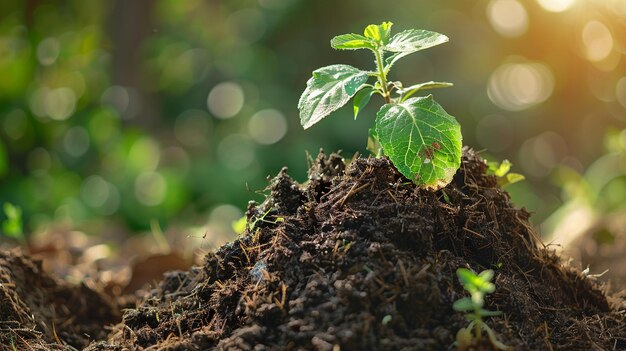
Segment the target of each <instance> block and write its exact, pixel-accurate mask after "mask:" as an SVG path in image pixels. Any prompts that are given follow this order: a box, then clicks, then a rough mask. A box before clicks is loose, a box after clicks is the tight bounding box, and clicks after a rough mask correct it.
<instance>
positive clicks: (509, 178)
mask: <svg viewBox="0 0 626 351" xmlns="http://www.w3.org/2000/svg"><path fill="white" fill-rule="evenodd" d="M524 179H526V177H524V175H523V174H519V173H509V174H507V175H506V184H502V186H506V185H511V184H514V183H517V182H520V181H522V180H524Z"/></svg>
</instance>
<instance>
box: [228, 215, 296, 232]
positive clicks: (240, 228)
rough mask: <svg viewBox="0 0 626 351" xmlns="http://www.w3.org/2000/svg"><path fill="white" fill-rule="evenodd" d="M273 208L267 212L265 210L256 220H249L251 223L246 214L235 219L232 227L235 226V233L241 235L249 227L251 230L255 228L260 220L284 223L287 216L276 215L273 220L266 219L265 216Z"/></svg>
mask: <svg viewBox="0 0 626 351" xmlns="http://www.w3.org/2000/svg"><path fill="white" fill-rule="evenodd" d="M271 210H272V209H269V210H267V212H265V213H264V214H263V215H262V216H261V217H258V218H255V219H254V221H252V222H249V223H248V219H247V218H246V216H243V217H241V218H239V219H238V220H236V221H233V222H232V223H231V227H232V228H233V231H235V233H237V234H239V235H241V234H243V233H244V232H245V231H246V229H248V230H249V231H250V232H251V231H252V230H254V228H255V227H256V225H257V223H259V222H265V223H271V224H277V223H282V222H284V221H285V217H276V218H275V219H274V220H273V221H270V220H266V219H265V217H266V216H267V215H268V214H269V213H270V211H271Z"/></svg>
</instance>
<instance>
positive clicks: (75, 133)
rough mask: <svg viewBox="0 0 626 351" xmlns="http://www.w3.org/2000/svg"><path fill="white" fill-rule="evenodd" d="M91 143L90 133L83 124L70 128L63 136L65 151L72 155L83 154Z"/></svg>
mask: <svg viewBox="0 0 626 351" xmlns="http://www.w3.org/2000/svg"><path fill="white" fill-rule="evenodd" d="M89 145H90V140H89V134H87V130H86V129H85V128H83V127H81V126H76V127H72V128H70V129H69V130H68V131H67V132H66V133H65V137H64V138H63V147H64V149H65V152H67V154H68V155H70V156H72V157H79V156H82V155H83V154H84V153H85V152H87V150H88V149H89Z"/></svg>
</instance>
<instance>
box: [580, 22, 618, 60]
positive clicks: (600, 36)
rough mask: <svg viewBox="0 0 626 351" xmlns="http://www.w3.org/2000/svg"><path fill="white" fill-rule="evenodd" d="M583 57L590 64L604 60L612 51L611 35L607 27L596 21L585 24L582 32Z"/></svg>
mask: <svg viewBox="0 0 626 351" xmlns="http://www.w3.org/2000/svg"><path fill="white" fill-rule="evenodd" d="M582 43H583V46H584V48H583V49H584V54H585V57H586V58H587V59H588V60H589V61H592V62H597V61H602V60H604V59H606V58H607V57H608V56H609V55H610V54H611V51H613V45H614V43H613V35H612V34H611V31H610V30H609V28H607V26H606V25H605V24H604V23H602V22H600V21H596V20H592V21H589V22H587V24H585V26H584V27H583V30H582Z"/></svg>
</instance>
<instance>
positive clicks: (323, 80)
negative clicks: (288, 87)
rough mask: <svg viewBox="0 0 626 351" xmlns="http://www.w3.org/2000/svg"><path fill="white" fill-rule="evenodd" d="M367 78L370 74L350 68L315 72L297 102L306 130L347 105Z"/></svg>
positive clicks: (337, 67)
mask: <svg viewBox="0 0 626 351" xmlns="http://www.w3.org/2000/svg"><path fill="white" fill-rule="evenodd" d="M367 79H368V74H367V72H364V71H361V70H359V69H356V68H354V67H352V66H348V65H332V66H327V67H322V68H320V69H318V70H316V71H314V72H313V77H311V78H310V79H309V81H308V82H307V83H306V84H307V87H306V89H305V90H304V92H303V93H302V96H301V97H300V101H299V102H298V109H300V123H301V124H302V126H303V127H304V129H307V128H309V127H310V126H312V125H314V124H315V123H317V122H319V121H320V120H321V119H322V118H324V117H326V116H328V115H329V114H330V113H331V112H333V111H335V110H337V109H339V108H340V107H341V106H343V105H345V103H346V102H348V100H350V98H351V97H352V96H354V94H356V92H357V91H359V90H360V89H361V88H362V87H363V84H365V82H366V81H367Z"/></svg>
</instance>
